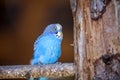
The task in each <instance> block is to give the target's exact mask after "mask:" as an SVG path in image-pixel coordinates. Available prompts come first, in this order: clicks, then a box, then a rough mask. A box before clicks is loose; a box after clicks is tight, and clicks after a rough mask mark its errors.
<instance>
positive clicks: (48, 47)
mask: <svg viewBox="0 0 120 80" xmlns="http://www.w3.org/2000/svg"><path fill="white" fill-rule="evenodd" d="M61 33H62V26H61V25H60V24H51V25H48V26H47V27H46V28H45V30H44V32H43V34H42V35H41V36H39V37H38V39H37V40H36V42H35V44H34V57H33V61H32V65H37V64H54V63H56V62H57V61H58V59H59V58H60V56H61V43H62V38H63V36H62V34H61ZM31 79H32V78H31ZM38 80H48V78H46V77H42V78H39V79H38Z"/></svg>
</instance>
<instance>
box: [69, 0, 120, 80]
mask: <svg viewBox="0 0 120 80" xmlns="http://www.w3.org/2000/svg"><path fill="white" fill-rule="evenodd" d="M70 3H71V9H72V13H73V20H74V56H75V57H74V59H75V65H76V74H75V80H93V79H94V77H95V75H96V73H95V72H96V71H95V70H96V69H95V68H96V67H95V62H96V61H97V60H98V59H100V58H101V57H102V56H103V55H105V54H119V53H120V1H119V0H70ZM103 64H104V63H103Z"/></svg>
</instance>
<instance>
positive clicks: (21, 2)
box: [0, 0, 74, 65]
mask: <svg viewBox="0 0 120 80" xmlns="http://www.w3.org/2000/svg"><path fill="white" fill-rule="evenodd" d="M51 23H60V24H61V25H62V26H63V34H64V38H63V44H62V56H61V58H60V62H73V55H74V54H73V47H72V46H70V44H72V43H73V21H72V13H71V9H70V3H69V0H0V65H21V64H29V63H30V60H31V59H32V56H33V44H34V41H35V40H36V39H37V37H38V36H39V35H40V34H41V33H42V31H43V30H44V28H45V27H46V26H47V25H48V24H51Z"/></svg>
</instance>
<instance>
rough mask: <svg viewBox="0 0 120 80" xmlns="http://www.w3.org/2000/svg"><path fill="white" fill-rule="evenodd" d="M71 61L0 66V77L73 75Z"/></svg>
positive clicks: (58, 76) (56, 76)
mask: <svg viewBox="0 0 120 80" xmlns="http://www.w3.org/2000/svg"><path fill="white" fill-rule="evenodd" d="M74 73H75V70H74V64H73V63H63V64H62V63H61V64H50V65H16V66H0V79H15V78H26V79H28V78H31V77H32V78H38V77H43V76H46V77H50V78H60V77H68V76H74Z"/></svg>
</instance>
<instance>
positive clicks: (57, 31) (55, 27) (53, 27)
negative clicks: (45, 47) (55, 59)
mask: <svg viewBox="0 0 120 80" xmlns="http://www.w3.org/2000/svg"><path fill="white" fill-rule="evenodd" d="M43 34H53V35H55V36H56V37H57V38H63V33H62V26H61V25H60V24H58V23H56V24H50V25H48V26H47V27H46V28H45V30H44V32H43Z"/></svg>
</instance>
